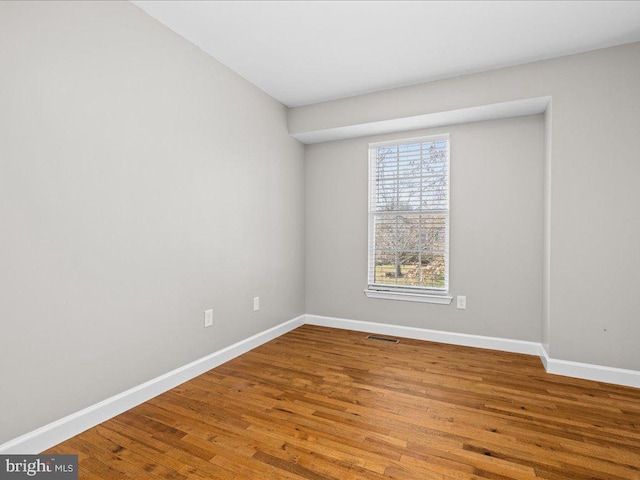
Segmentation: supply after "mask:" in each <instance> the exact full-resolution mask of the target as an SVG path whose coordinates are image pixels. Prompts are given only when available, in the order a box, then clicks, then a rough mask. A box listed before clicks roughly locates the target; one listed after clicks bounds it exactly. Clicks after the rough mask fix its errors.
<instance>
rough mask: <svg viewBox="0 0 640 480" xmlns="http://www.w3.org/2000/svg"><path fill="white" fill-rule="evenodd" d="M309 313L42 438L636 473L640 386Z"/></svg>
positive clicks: (178, 475)
mask: <svg viewBox="0 0 640 480" xmlns="http://www.w3.org/2000/svg"><path fill="white" fill-rule="evenodd" d="M365 336H366V335H365V334H363V333H360V332H351V331H345V330H334V329H329V328H322V327H313V326H303V327H301V328H298V329H297V330H294V331H292V332H290V333H288V334H286V335H284V336H282V337H280V338H278V339H276V340H273V341H271V342H269V343H267V344H265V345H263V346H261V347H259V348H257V349H255V350H253V351H251V352H249V353H246V354H244V355H242V356H240V357H238V358H236V359H234V360H232V361H230V362H228V363H226V364H224V365H222V366H220V367H218V368H215V369H213V370H211V371H209V372H207V373H205V374H204V375H201V376H200V377H197V378H195V379H193V380H191V381H189V382H187V383H185V384H183V385H181V386H179V387H177V388H175V389H173V390H171V391H169V392H167V393H165V394H163V395H160V396H158V397H156V398H154V399H152V400H150V401H148V402H146V403H144V404H142V405H140V406H138V407H136V408H134V409H132V410H130V411H128V412H126V413H124V414H122V415H119V416H117V417H115V418H113V419H111V420H109V421H107V422H104V423H103V424H101V425H99V426H97V427H95V428H92V429H90V430H88V431H86V432H84V433H82V434H80V435H78V436H77V437H74V438H72V439H70V440H68V441H66V442H64V443H62V444H60V445H58V446H56V447H54V448H52V449H50V450H48V451H47V453H57V454H62V453H77V454H78V455H79V461H80V466H79V468H80V478H92V479H95V478H98V479H106V478H125V479H129V478H135V479H144V478H149V479H155V478H166V479H187V478H189V479H291V480H294V479H298V480H299V479H312V480H328V479H340V480H341V479H373V480H377V479H420V480H422V479H439V480H445V479H446V480H451V479H478V478H492V479H531V478H546V479H558V480H566V479H607V480H611V479H640V389H634V388H627V387H620V386H614V385H608V384H603V383H597V382H591V381H586V380H578V379H572V378H568V377H561V376H555V375H548V374H546V373H545V371H544V369H543V367H542V365H541V363H540V360H539V359H538V358H537V357H533V356H527V355H519V354H511V353H503V352H495V351H490V350H480V349H474V348H468V347H458V346H452V345H445V344H438V343H431V342H422V341H415V340H407V339H400V343H398V344H393V343H386V342H379V341H374V340H367V339H365Z"/></svg>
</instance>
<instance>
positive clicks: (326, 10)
mask: <svg viewBox="0 0 640 480" xmlns="http://www.w3.org/2000/svg"><path fill="white" fill-rule="evenodd" d="M133 3H135V4H136V5H138V6H139V7H140V8H142V9H143V10H145V11H146V12H147V13H149V14H150V15H151V16H153V17H155V18H156V19H157V20H159V21H160V22H161V23H163V24H165V25H166V26H167V27H169V28H171V29H172V30H174V31H175V32H177V33H178V34H180V35H182V36H183V37H184V38H186V39H188V40H190V41H191V42H193V43H194V44H196V45H197V46H199V47H200V48H201V49H203V50H204V51H205V52H207V53H208V54H209V55H211V56H212V57H214V58H216V59H217V60H219V61H220V62H222V63H223V64H225V65H226V66H228V67H229V68H231V69H232V70H234V71H235V72H236V73H238V74H239V75H241V76H242V77H244V78H245V79H247V80H249V81H250V82H251V83H253V84H255V85H256V86H258V87H259V88H260V89H262V90H263V91H265V92H266V93H268V94H269V95H271V96H272V97H274V98H276V99H278V100H279V101H281V102H282V103H284V104H285V105H287V106H299V105H306V104H310V103H317V102H321V101H325V100H331V99H336V98H342V97H348V96H352V95H358V94H362V93H369V92H374V91H378V90H384V89H387V88H393V87H399V86H404V85H412V84H416V83H421V82H427V81H432V80H436V79H441V78H447V77H453V76H457V75H463V74H468V73H473V72H480V71H484V70H491V69H494V68H500V67H505V66H509V65H517V64H521V63H527V62H531V61H536V60H541V59H546V58H552V57H558V56H562V55H569V54H573V53H578V52H585V51H589V50H594V49H597V48H603V47H608V46H613V45H620V44H623V43H631V42H637V41H640V2H637V1H627V2H619V1H586V2H584V1H566V2H564V1H562V2H561V1H522V2H520V1H491V2H488V1H470V2H467V1H441V2H440V1H409V2H405V1H398V0H396V1H187V0H179V1H166V0H162V1H145V0H134V1H133Z"/></svg>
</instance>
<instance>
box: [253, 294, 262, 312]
mask: <svg viewBox="0 0 640 480" xmlns="http://www.w3.org/2000/svg"><path fill="white" fill-rule="evenodd" d="M258 310H260V297H253V311H254V312H257V311H258Z"/></svg>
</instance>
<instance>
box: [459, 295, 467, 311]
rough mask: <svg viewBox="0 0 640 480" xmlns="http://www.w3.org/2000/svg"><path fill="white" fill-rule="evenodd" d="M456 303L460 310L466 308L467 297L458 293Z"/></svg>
mask: <svg viewBox="0 0 640 480" xmlns="http://www.w3.org/2000/svg"><path fill="white" fill-rule="evenodd" d="M457 303H458V304H457V307H458V308H459V309H460V310H465V309H466V308H467V297H466V296H464V295H458V299H457Z"/></svg>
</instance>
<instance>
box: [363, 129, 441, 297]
mask: <svg viewBox="0 0 640 480" xmlns="http://www.w3.org/2000/svg"><path fill="white" fill-rule="evenodd" d="M369 155H370V167H369V168H370V194H371V197H370V217H369V222H370V243H371V244H370V253H369V255H370V259H369V269H370V271H369V283H370V285H373V286H375V285H378V286H394V287H410V288H422V289H432V290H446V289H447V283H448V278H447V277H448V274H447V271H448V265H447V262H448V258H447V257H448V220H449V198H448V193H449V140H448V137H436V138H433V137H432V138H423V139H415V140H410V141H402V142H398V143H396V144H383V145H372V146H371V147H370V150H369Z"/></svg>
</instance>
